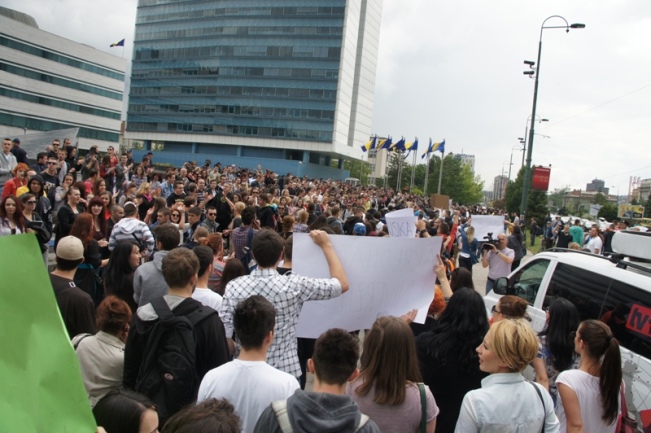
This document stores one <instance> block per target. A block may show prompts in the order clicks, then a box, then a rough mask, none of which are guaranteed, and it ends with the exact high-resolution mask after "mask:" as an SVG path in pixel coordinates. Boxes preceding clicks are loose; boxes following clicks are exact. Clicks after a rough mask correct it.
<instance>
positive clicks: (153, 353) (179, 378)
mask: <svg viewBox="0 0 651 433" xmlns="http://www.w3.org/2000/svg"><path fill="white" fill-rule="evenodd" d="M162 271H163V277H164V278H165V282H166V283H167V285H168V286H169V291H168V294H167V295H165V296H162V297H160V296H159V297H155V298H153V299H152V301H151V302H150V303H148V304H146V305H143V306H142V307H141V308H139V309H138V311H137V313H136V315H135V318H134V320H133V323H132V324H133V329H132V331H131V332H130V333H129V337H128V339H127V343H126V347H125V353H124V387H125V388H127V389H133V390H136V391H139V392H142V393H143V394H145V395H147V396H148V397H149V398H151V399H152V401H154V402H155V403H156V408H157V409H158V413H159V417H160V419H161V424H164V423H165V421H166V420H167V419H168V418H169V417H170V416H172V415H174V414H175V413H176V412H178V411H179V410H180V409H181V408H182V407H184V406H185V405H187V404H189V403H191V402H192V401H194V400H195V399H196V396H197V392H198V390H199V384H200V383H201V380H202V379H203V376H204V375H205V374H206V373H207V372H208V371H210V370H211V369H213V368H215V367H219V366H220V365H222V364H224V363H225V362H227V361H228V358H229V351H228V345H227V343H226V337H225V335H224V325H223V324H222V321H221V320H220V318H219V316H218V315H217V312H216V311H215V310H213V309H212V308H210V307H206V306H204V305H202V304H201V303H200V302H199V301H197V300H195V299H192V292H193V290H194V287H195V285H196V283H197V272H198V271H199V259H197V256H196V255H195V254H194V253H193V252H192V251H190V250H188V249H185V248H176V249H174V250H172V251H170V252H169V253H168V254H167V255H166V256H165V257H164V258H163V263H162ZM180 317H183V318H185V320H179V319H178V318H180ZM188 324H191V327H190V330H188ZM157 325H160V326H157ZM166 329H170V332H165V330H166ZM186 331H188V332H189V334H188V332H186ZM152 345H153V347H152ZM172 348H173V349H172ZM164 366H166V367H164ZM161 368H164V369H167V368H178V370H177V374H176V375H170V376H171V378H169V377H168V376H167V374H166V373H165V371H166V370H163V371H161ZM163 380H165V381H166V382H165V387H163V383H162V382H161V381H163ZM166 389H173V390H174V391H173V392H166V391H165V390H166Z"/></svg>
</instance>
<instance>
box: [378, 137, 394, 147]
mask: <svg viewBox="0 0 651 433" xmlns="http://www.w3.org/2000/svg"><path fill="white" fill-rule="evenodd" d="M391 143H392V140H391V137H389V138H385V139H383V140H380V142H379V143H378V144H377V147H376V149H377V150H380V149H389V148H390V147H391Z"/></svg>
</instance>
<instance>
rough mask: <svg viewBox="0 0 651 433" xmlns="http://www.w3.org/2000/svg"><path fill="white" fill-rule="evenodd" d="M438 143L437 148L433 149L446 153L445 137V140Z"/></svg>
mask: <svg viewBox="0 0 651 433" xmlns="http://www.w3.org/2000/svg"><path fill="white" fill-rule="evenodd" d="M436 144H437V146H436V149H433V150H432V151H434V150H438V151H439V152H441V153H445V138H444V139H443V141H441V142H440V143H436Z"/></svg>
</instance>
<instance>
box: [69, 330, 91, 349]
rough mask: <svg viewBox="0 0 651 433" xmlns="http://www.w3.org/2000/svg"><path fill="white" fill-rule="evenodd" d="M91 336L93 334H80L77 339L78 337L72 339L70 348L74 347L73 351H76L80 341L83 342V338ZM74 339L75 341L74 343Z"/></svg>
mask: <svg viewBox="0 0 651 433" xmlns="http://www.w3.org/2000/svg"><path fill="white" fill-rule="evenodd" d="M91 335H93V334H88V333H86V334H81V336H79V335H78V336H77V337H79V338H77V337H75V338H74V339H73V344H72V347H74V348H75V350H77V348H78V347H79V344H80V343H81V342H82V340H83V339H84V338H86V337H90V336H91ZM75 339H76V341H74V340H75Z"/></svg>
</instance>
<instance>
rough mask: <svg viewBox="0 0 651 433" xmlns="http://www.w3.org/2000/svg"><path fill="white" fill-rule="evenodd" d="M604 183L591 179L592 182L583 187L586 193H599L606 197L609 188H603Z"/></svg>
mask: <svg viewBox="0 0 651 433" xmlns="http://www.w3.org/2000/svg"><path fill="white" fill-rule="evenodd" d="M605 185H606V182H604V181H603V180H601V179H592V182H590V183H588V184H586V185H585V190H586V191H587V192H600V193H603V194H606V195H608V192H609V188H606V187H605Z"/></svg>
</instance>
